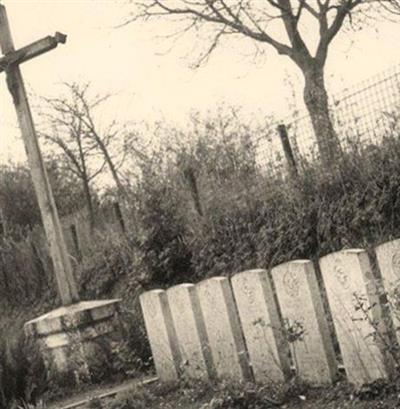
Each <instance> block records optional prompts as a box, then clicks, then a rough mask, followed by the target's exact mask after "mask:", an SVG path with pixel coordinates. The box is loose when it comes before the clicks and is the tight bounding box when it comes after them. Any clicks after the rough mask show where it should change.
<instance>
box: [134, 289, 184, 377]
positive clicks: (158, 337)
mask: <svg viewBox="0 0 400 409" xmlns="http://www.w3.org/2000/svg"><path fill="white" fill-rule="evenodd" d="M140 305H141V307H142V312H143V317H144V322H145V326H146V331H147V336H148V338H149V342H150V347H151V352H152V354H153V360H154V365H155V367H156V371H157V375H158V378H159V379H160V380H161V381H164V382H168V381H175V380H177V379H178V378H179V373H180V367H181V356H180V353H179V348H178V339H177V336H176V332H175V328H174V325H173V321H172V316H171V311H170V308H169V304H168V298H167V294H166V292H165V291H164V290H152V291H147V292H145V293H143V294H142V295H141V296H140Z"/></svg>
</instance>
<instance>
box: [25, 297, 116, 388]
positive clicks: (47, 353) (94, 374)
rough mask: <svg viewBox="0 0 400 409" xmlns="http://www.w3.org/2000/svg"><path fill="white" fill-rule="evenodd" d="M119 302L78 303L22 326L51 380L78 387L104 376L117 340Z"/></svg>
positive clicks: (108, 367) (107, 371)
mask: <svg viewBox="0 0 400 409" xmlns="http://www.w3.org/2000/svg"><path fill="white" fill-rule="evenodd" d="M119 302H120V300H117V299H115V300H101V301H81V302H79V303H77V304H73V305H70V306H67V307H60V308H57V309H56V310H53V311H50V312H49V313H47V314H44V315H42V316H40V317H38V318H35V319H33V320H31V321H29V322H27V323H26V324H25V327H24V328H25V334H26V335H27V336H29V337H33V338H34V339H35V340H37V342H38V345H39V349H40V351H41V354H42V356H43V359H44V362H45V364H46V368H47V370H48V373H49V377H50V378H51V379H52V380H55V381H59V382H62V383H63V384H65V383H72V384H80V383H83V382H95V381H97V380H100V379H102V378H104V377H105V376H107V375H108V373H109V370H110V368H111V355H112V350H113V347H114V346H115V345H117V344H118V343H119V341H120V340H121V324H120V319H119V308H118V307H119Z"/></svg>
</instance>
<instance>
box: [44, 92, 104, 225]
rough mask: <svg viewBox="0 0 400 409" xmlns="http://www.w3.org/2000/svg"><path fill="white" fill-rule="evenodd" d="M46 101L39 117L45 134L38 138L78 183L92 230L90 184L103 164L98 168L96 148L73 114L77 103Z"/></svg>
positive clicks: (70, 101) (63, 100)
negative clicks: (55, 151)
mask: <svg viewBox="0 0 400 409" xmlns="http://www.w3.org/2000/svg"><path fill="white" fill-rule="evenodd" d="M46 101H47V103H48V107H49V109H48V110H46V112H45V113H43V114H42V115H43V116H44V117H45V119H46V123H45V126H44V128H45V129H46V130H45V131H40V132H39V134H40V136H41V137H43V138H44V139H45V140H46V141H48V142H50V143H51V144H52V145H54V146H56V147H58V148H59V149H60V150H61V152H62V154H63V156H64V160H62V161H60V163H59V165H60V166H64V168H65V170H66V171H68V172H71V173H72V174H74V175H76V176H77V177H78V178H79V180H80V181H81V182H82V187H83V192H84V195H85V200H86V208H87V212H88V217H89V224H90V228H91V230H93V229H94V225H95V214H94V207H93V200H92V193H91V187H90V184H91V182H92V180H93V179H94V178H95V177H96V176H97V175H99V174H100V173H101V172H102V171H103V170H104V167H105V165H106V161H105V160H103V161H102V163H101V162H100V164H98V159H97V157H98V152H97V146H96V145H95V144H94V143H93V141H92V139H91V138H90V137H89V136H88V133H87V130H86V127H85V124H84V122H83V120H82V117H81V115H78V114H77V112H78V103H79V101H78V100H77V99H76V97H73V98H72V99H71V100H67V99H63V98H61V99H57V98H55V99H51V98H47V99H46ZM93 162H94V163H93Z"/></svg>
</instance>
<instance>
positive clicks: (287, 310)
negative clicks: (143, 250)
mask: <svg viewBox="0 0 400 409" xmlns="http://www.w3.org/2000/svg"><path fill="white" fill-rule="evenodd" d="M376 255H377V260H378V264H379V270H380V272H381V276H382V279H383V280H382V282H383V284H384V292H385V293H386V294H387V295H389V299H391V296H390V295H391V294H395V292H396V291H395V289H396V288H395V286H396V282H397V281H398V279H399V278H400V240H396V241H392V242H388V243H385V244H382V245H381V246H379V247H378V248H377V249H376ZM320 270H321V274H322V278H323V286H324V288H325V291H326V298H327V300H328V304H329V310H330V314H331V316H332V320H333V324H334V329H335V333H336V337H337V341H338V343H339V347H340V354H341V357H342V360H343V365H344V368H345V371H346V374H347V378H348V380H349V381H350V382H351V383H353V384H357V385H361V384H364V383H368V382H372V381H374V380H376V379H379V378H387V377H389V376H390V375H391V371H392V370H393V368H394V366H393V359H392V358H391V357H390V354H387V352H388V350H389V349H390V348H389V344H388V342H393V337H392V341H389V340H388V338H387V334H388V333H387V330H388V328H390V327H391V328H392V329H393V326H390V325H389V326H388V325H387V323H388V322H389V323H390V322H392V323H394V328H396V327H398V326H399V325H398V324H399V320H398V318H397V317H396V308H395V307H396V305H395V302H394V301H395V300H394V301H393V302H392V303H389V304H390V305H391V306H392V308H391V311H392V314H391V315H392V317H391V318H389V320H387V319H386V318H387V317H385V319H384V312H383V311H384V310H385V309H384V308H382V307H383V306H382V305H381V304H380V298H381V297H380V294H382V287H381V282H380V281H379V282H377V281H376V280H375V279H374V277H373V274H372V269H371V263H370V260H369V257H368V254H367V253H366V251H364V250H360V249H353V250H343V251H340V252H337V253H333V254H330V255H327V256H325V257H323V258H322V259H321V260H320ZM323 300H324V298H323V297H322V296H321V289H320V286H319V284H318V281H317V278H316V274H315V268H314V265H313V263H312V262H311V261H308V260H296V261H291V262H288V263H284V264H281V265H279V266H277V267H274V268H273V269H272V270H271V272H267V271H266V270H250V271H245V272H242V273H238V274H236V275H234V276H233V277H232V278H231V280H229V279H227V278H225V277H214V278H210V279H206V280H204V281H202V282H200V283H198V284H197V285H193V284H181V285H177V286H174V287H171V288H169V289H168V290H167V291H164V290H152V291H148V292H145V293H143V294H142V295H141V297H140V302H141V307H142V311H143V315H144V320H145V325H146V331H147V335H148V338H149V341H150V346H151V349H152V355H153V360H154V364H155V367H156V371H157V375H158V377H159V379H160V380H162V381H173V380H177V379H178V378H179V377H182V376H185V377H189V378H194V379H203V380H204V379H215V378H217V379H228V380H231V381H246V380H255V381H256V382H261V383H269V382H283V381H285V380H287V379H288V378H289V377H290V376H292V373H291V367H293V366H294V367H295V371H296V374H297V376H298V378H299V379H301V380H303V381H306V382H308V383H310V384H315V385H322V384H330V383H332V382H333V381H334V380H335V378H336V376H337V374H338V360H337V356H336V352H335V345H334V341H333V336H332V331H331V330H330V327H329V322H328V319H327V314H326V309H325V307H324V302H323ZM392 335H393V334H392ZM397 335H399V334H397ZM399 339H400V338H399Z"/></svg>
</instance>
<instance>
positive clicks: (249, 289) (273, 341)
mask: <svg viewBox="0 0 400 409" xmlns="http://www.w3.org/2000/svg"><path fill="white" fill-rule="evenodd" d="M231 282H232V288H233V293H234V295H235V300H236V304H237V308H238V312H239V317H240V322H241V324H242V329H243V334H244V337H245V340H246V345H247V350H248V353H249V357H250V363H251V366H252V368H253V373H254V378H255V380H256V381H257V382H263V383H265V382H282V381H285V380H286V379H288V378H289V376H290V359H289V345H288V343H287V341H286V339H285V337H284V335H283V329H282V328H281V322H280V319H279V315H278V309H277V306H276V303H275V299H274V293H273V290H272V287H271V282H270V279H269V276H268V272H267V271H265V270H250V271H245V272H243V273H239V274H236V275H235V276H233V277H232V280H231Z"/></svg>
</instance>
